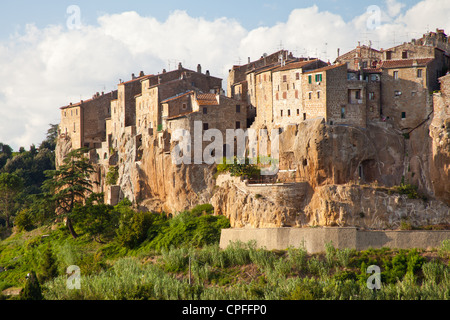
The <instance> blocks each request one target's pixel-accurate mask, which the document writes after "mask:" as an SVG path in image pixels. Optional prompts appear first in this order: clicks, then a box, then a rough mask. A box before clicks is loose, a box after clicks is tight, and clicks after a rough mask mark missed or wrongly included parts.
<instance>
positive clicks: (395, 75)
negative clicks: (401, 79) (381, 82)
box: [394, 71, 398, 80]
mask: <svg viewBox="0 0 450 320" xmlns="http://www.w3.org/2000/svg"><path fill="white" fill-rule="evenodd" d="M394 79H395V80H397V79H398V71H394Z"/></svg>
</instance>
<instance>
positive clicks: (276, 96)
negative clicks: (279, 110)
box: [275, 92, 279, 100]
mask: <svg viewBox="0 0 450 320" xmlns="http://www.w3.org/2000/svg"><path fill="white" fill-rule="evenodd" d="M275 98H276V99H277V100H278V99H279V97H278V92H277V94H276V95H275Z"/></svg>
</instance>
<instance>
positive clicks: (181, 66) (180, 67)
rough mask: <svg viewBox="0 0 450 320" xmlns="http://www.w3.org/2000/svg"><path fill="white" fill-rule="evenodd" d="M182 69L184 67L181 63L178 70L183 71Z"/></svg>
mask: <svg viewBox="0 0 450 320" xmlns="http://www.w3.org/2000/svg"><path fill="white" fill-rule="evenodd" d="M181 69H183V65H182V64H181V62H180V63H178V70H181Z"/></svg>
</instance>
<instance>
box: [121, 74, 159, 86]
mask: <svg viewBox="0 0 450 320" xmlns="http://www.w3.org/2000/svg"><path fill="white" fill-rule="evenodd" d="M151 77H154V75H153V74H149V75H146V76H143V77H138V78H134V79H133V80H129V81H126V82H121V83H119V86H120V85H122V84H129V83H132V82H136V81H141V80H144V79H147V78H151Z"/></svg>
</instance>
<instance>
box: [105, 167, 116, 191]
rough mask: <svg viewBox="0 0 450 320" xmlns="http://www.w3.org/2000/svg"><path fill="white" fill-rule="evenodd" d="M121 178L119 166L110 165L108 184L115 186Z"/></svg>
mask: <svg viewBox="0 0 450 320" xmlns="http://www.w3.org/2000/svg"><path fill="white" fill-rule="evenodd" d="M118 179H119V167H109V170H108V173H107V174H106V184H107V185H108V186H114V185H116V184H117V180H118Z"/></svg>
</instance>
